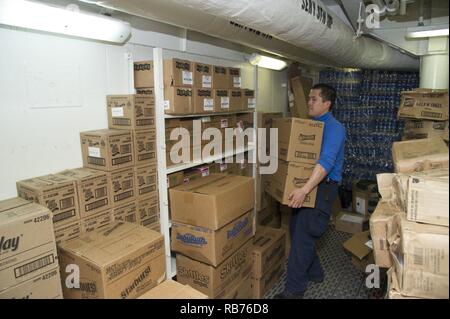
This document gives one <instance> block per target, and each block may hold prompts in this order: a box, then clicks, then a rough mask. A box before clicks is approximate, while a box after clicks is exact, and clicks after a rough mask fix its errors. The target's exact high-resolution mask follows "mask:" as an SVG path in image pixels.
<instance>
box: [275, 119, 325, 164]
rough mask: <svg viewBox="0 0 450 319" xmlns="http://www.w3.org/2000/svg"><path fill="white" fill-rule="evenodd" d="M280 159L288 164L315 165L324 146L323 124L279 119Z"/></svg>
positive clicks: (277, 120)
mask: <svg viewBox="0 0 450 319" xmlns="http://www.w3.org/2000/svg"><path fill="white" fill-rule="evenodd" d="M273 127H274V128H278V158H279V159H282V160H284V161H288V162H300V163H307V164H315V163H316V162H317V160H318V159H319V156H320V148H321V146H322V134H323V123H322V122H318V121H313V120H305V119H299V118H279V119H275V120H274V121H273Z"/></svg>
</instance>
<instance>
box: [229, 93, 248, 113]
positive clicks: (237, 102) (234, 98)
mask: <svg viewBox="0 0 450 319" xmlns="http://www.w3.org/2000/svg"><path fill="white" fill-rule="evenodd" d="M228 95H229V96H230V110H229V111H240V110H244V103H243V98H242V90H230V91H229V93H228Z"/></svg>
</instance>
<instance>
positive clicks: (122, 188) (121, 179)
mask: <svg viewBox="0 0 450 319" xmlns="http://www.w3.org/2000/svg"><path fill="white" fill-rule="evenodd" d="M108 181H109V183H110V189H111V199H112V204H113V207H117V206H118V205H122V204H124V203H128V202H131V201H134V200H135V199H136V195H135V192H136V189H135V187H134V183H135V177H134V169H133V167H131V168H126V169H123V170H118V171H114V172H112V173H111V178H110V179H108Z"/></svg>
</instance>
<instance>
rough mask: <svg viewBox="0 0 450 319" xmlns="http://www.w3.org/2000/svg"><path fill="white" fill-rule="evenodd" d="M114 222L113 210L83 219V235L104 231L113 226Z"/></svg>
mask: <svg viewBox="0 0 450 319" xmlns="http://www.w3.org/2000/svg"><path fill="white" fill-rule="evenodd" d="M113 221H114V216H113V214H112V210H111V209H108V210H106V211H104V212H100V213H97V214H95V215H91V216H89V217H85V218H82V219H81V233H82V234H84V233H89V232H92V231H94V230H97V229H102V228H104V227H107V226H109V225H111V224H112V223H113Z"/></svg>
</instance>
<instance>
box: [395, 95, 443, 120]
mask: <svg viewBox="0 0 450 319" xmlns="http://www.w3.org/2000/svg"><path fill="white" fill-rule="evenodd" d="M397 115H398V117H399V118H416V119H426V120H434V121H446V120H448V90H431V89H415V90H414V91H403V92H401V101H400V108H399V109H398V114H397Z"/></svg>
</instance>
